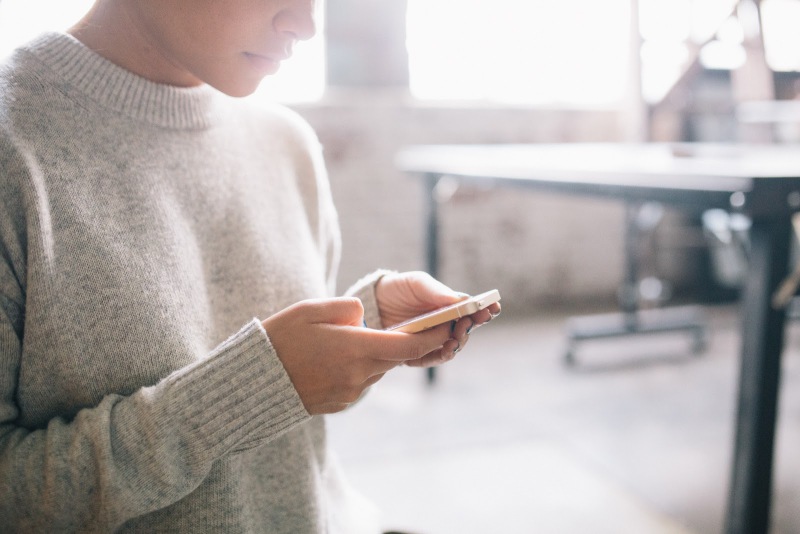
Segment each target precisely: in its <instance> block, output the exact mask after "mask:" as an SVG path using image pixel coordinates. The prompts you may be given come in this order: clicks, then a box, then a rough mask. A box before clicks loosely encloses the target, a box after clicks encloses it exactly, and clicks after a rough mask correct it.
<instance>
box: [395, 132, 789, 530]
mask: <svg viewBox="0 0 800 534" xmlns="http://www.w3.org/2000/svg"><path fill="white" fill-rule="evenodd" d="M560 146H561V145H553V146H552V147H551V148H554V149H555V150H560V148H559V147H560ZM587 146H589V145H587ZM616 146H617V145H609V147H610V149H612V150H613V149H614V147H616ZM630 147H631V148H632V150H637V147H636V146H633V145H630ZM698 147H700V148H702V145H698V144H694V145H672V146H670V147H667V148H668V150H671V151H672V152H673V155H675V156H679V155H680V154H681V153H682V151H684V150H687V151H694V150H696V149H697V148H698ZM590 148H591V150H594V149H596V148H597V147H596V145H593V146H590ZM736 148H738V147H734V149H736ZM745 148H746V151H750V150H751V149H752V150H754V151H755V152H754V156H755V155H757V156H758V157H763V156H764V154H762V152H763V151H766V152H769V151H771V150H781V149H780V148H778V149H775V148H773V147H770V148H762V147H755V148H753V147H745ZM570 149H571V148H568V149H567V150H570ZM575 149H576V150H580V145H576V146H575ZM712 149H713V150H716V149H714V148H713V147H712ZM494 150H500V151H502V149H495V148H494V147H489V148H487V147H481V146H463V145H462V146H449V147H448V146H438V147H437V146H421V147H410V148H408V149H406V150H404V151H403V152H401V153H400V154H399V155H398V159H397V163H398V166H399V167H400V168H401V169H402V170H404V171H406V172H408V173H413V174H417V175H421V176H423V178H424V184H425V192H426V194H425V199H426V201H425V202H426V214H425V217H426V223H425V233H426V245H425V256H426V268H427V270H428V272H430V273H432V274H434V275H438V273H439V251H438V243H439V238H440V235H439V234H440V229H439V211H438V210H439V206H438V204H439V202H438V200H437V198H436V186H437V184H438V183H439V181H440V180H441V179H442V178H443V177H445V176H447V177H452V178H454V179H456V180H458V181H459V182H460V183H472V184H480V185H482V186H484V187H485V186H487V185H491V186H505V187H509V186H510V187H524V188H529V189H534V190H542V191H550V192H560V193H565V194H570V195H583V196H587V195H588V196H593V197H605V198H611V199H618V200H622V201H634V202H641V201H656V202H664V203H666V204H669V205H672V206H674V207H678V208H680V209H684V210H687V211H693V212H698V211H700V210H704V209H712V208H723V209H727V210H729V211H740V212H743V213H745V214H747V215H748V216H749V217H750V218H751V221H752V226H751V229H750V242H751V250H750V264H749V267H748V274H747V276H746V280H745V282H744V288H743V292H742V314H741V364H740V371H739V383H738V405H737V414H736V419H735V438H734V447H733V449H734V450H733V465H732V466H731V479H730V485H729V495H728V501H727V506H726V511H725V523H724V525H725V526H724V528H725V532H726V533H727V534H759V533H763V534H766V533H767V532H768V529H769V518H770V505H771V492H772V465H773V454H774V437H775V425H776V419H777V409H778V394H779V385H780V366H781V352H782V350H783V343H784V329H785V321H786V311H785V309H783V308H777V309H776V308H774V307H773V306H772V303H771V299H772V295H773V294H774V292H775V291H776V290H777V288H778V286H779V285H780V283H781V282H782V281H783V280H784V278H785V277H786V276H787V274H788V272H789V255H790V254H789V252H790V246H791V242H792V239H793V233H792V232H793V229H792V217H793V215H794V213H795V212H797V211H798V210H799V209H800V193H799V192H798V191H800V157H799V158H798V159H797V161H796V162H792V161H789V162H788V163H787V164H786V165H785V168H783V167H780V166H779V168H772V167H771V166H769V165H765V167H770V168H769V169H765V171H764V175H763V176H762V175H760V174H757V173H756V172H755V171H750V170H748V169H747V168H746V167H747V165H742V166H741V167H739V165H738V164H740V163H741V162H742V161H743V160H739V161H733V162H732V164H731V165H727V166H726V165H725V163H724V162H723V163H722V165H714V164H713V163H714V162H713V161H711V163H712V164H711V165H710V167H707V166H704V165H702V163H704V161H705V160H704V157H703V155H702V154H700V156H699V157H698V156H696V155H693V156H692V157H698V159H696V160H695V161H696V162H697V165H694V162H691V163H689V164H688V165H684V164H683V163H682V162H679V165H677V167H675V168H673V167H672V166H671V165H670V164H667V165H666V167H663V166H658V168H657V169H656V170H655V171H654V170H653V169H648V168H639V169H635V168H625V169H623V170H622V171H619V172H618V173H615V172H614V170H613V169H610V170H609V169H605V168H602V169H601V170H599V171H592V172H594V175H593V176H592V178H591V179H585V178H583V177H582V176H583V175H585V174H587V172H588V171H586V170H585V169H577V170H576V169H573V168H572V167H571V166H570V164H569V163H567V164H566V165H563V166H562V165H560V164H555V165H553V166H552V167H551V168H548V167H547V165H545V164H543V165H540V166H539V167H538V168H537V164H536V163H534V164H533V165H532V166H531V167H530V168H525V165H522V166H520V165H516V166H513V165H512V166H509V165H508V162H504V161H502V158H500V157H498V156H502V152H501V153H500V154H497V153H494ZM512 150H513V148H512ZM519 150H539V151H546V150H548V147H547V146H543V145H536V146H535V147H534V148H530V147H528V148H526V147H525V146H521V147H520V148H519ZM600 150H601V151H602V150H603V148H602V147H601V148H600ZM644 150H649V146H648V147H647V148H645V149H644ZM659 150H663V147H661V148H660V149H659ZM723 150H727V149H726V148H724V147H723ZM484 152H485V153H484ZM482 153H484V155H483V156H482ZM542 153H544V152H542ZM460 156H461V157H460ZM769 156H770V154H769V153H768V154H767V158H769ZM482 157H485V158H486V161H484V160H482V159H481V158H482ZM470 158H471V159H470ZM492 158H495V160H493V161H488V160H490V159H492ZM720 158H721V159H723V160H724V159H725V157H724V155H722V156H721V155H719V154H716V155H713V154H712V156H711V159H712V160H713V159H720ZM756 159H757V158H756ZM748 161H749V160H748ZM765 161H770V160H769V159H767V160H765ZM718 163H719V162H718ZM504 165H505V167H504ZM578 166H580V165H578ZM637 173H638V174H639V175H640V176H641V175H646V176H647V177H648V178H649V180H637V179H635V175H636V174H637ZM748 173H751V174H756V175H755V176H751V175H750V174H748ZM687 177H690V178H697V180H696V181H695V180H689V181H687V180H686V178H687ZM653 178H654V180H653ZM674 182H680V185H675V183H674ZM429 372H430V374H429V378H432V377H433V371H429Z"/></svg>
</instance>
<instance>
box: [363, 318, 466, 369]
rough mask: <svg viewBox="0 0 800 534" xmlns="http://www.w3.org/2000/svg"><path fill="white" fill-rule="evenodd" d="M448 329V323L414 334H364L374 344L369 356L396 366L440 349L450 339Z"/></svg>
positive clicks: (380, 331) (389, 332)
mask: <svg viewBox="0 0 800 534" xmlns="http://www.w3.org/2000/svg"><path fill="white" fill-rule="evenodd" d="M450 329H451V326H450V323H445V324H441V325H439V326H436V327H434V328H430V329H428V330H424V331H422V332H417V333H415V334H406V333H404V332H392V331H385V330H371V331H368V332H365V334H366V336H367V337H368V338H369V339H370V340H371V343H373V344H374V345H373V346H372V348H371V350H370V352H371V354H375V355H378V359H381V360H385V361H386V362H388V363H394V364H395V365H396V364H399V363H402V362H405V361H409V360H416V359H418V358H421V357H422V356H424V355H426V354H429V353H431V352H433V351H435V350H437V349H439V348H441V347H442V346H443V345H444V344H445V342H446V341H447V340H449V339H451V337H452V334H451V331H450Z"/></svg>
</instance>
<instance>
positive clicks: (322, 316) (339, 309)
mask: <svg viewBox="0 0 800 534" xmlns="http://www.w3.org/2000/svg"><path fill="white" fill-rule="evenodd" d="M295 306H296V307H301V308H303V312H304V313H305V314H306V315H305V317H307V318H308V320H309V322H311V323H330V324H336V325H352V326H362V325H363V321H364V305H363V304H362V303H361V301H360V300H359V299H357V298H355V297H338V298H331V299H309V300H304V301H301V302H298V303H297V304H295V305H294V306H292V307H295Z"/></svg>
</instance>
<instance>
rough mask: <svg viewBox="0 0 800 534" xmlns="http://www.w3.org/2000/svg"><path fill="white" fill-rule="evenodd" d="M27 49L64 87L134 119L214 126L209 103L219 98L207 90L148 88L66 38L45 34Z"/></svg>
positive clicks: (174, 125) (180, 126)
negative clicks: (75, 90) (59, 78)
mask: <svg viewBox="0 0 800 534" xmlns="http://www.w3.org/2000/svg"><path fill="white" fill-rule="evenodd" d="M27 49H28V51H29V52H31V53H32V54H34V55H35V56H37V57H38V58H39V59H40V60H42V61H43V62H44V63H45V64H47V65H48V66H49V67H50V68H51V69H52V70H53V71H54V72H56V73H57V74H58V75H59V76H60V77H61V79H62V80H63V81H65V82H66V83H67V84H68V85H70V86H72V87H74V88H75V89H77V90H79V91H81V92H82V93H84V94H86V95H88V96H89V97H90V98H92V99H94V100H95V101H97V102H99V103H100V104H102V105H104V106H106V107H108V108H111V109H113V110H114V111H117V112H119V113H122V114H125V115H127V116H129V117H131V118H133V119H136V120H140V121H144V122H148V123H151V124H154V125H157V126H162V127H166V128H178V129H183V128H186V129H195V128H205V127H208V126H211V125H212V124H213V123H214V116H215V113H214V108H215V106H214V102H215V101H217V100H218V97H219V96H221V93H219V92H217V91H216V90H215V89H213V88H211V87H209V86H206V85H202V86H199V87H188V88H184V87H175V86H171V85H164V84H158V83H154V82H151V81H149V80H147V79H145V78H142V77H141V76H138V75H136V74H133V73H132V72H130V71H127V70H125V69H123V68H122V67H119V66H118V65H116V64H114V63H112V62H110V61H109V60H107V59H105V58H104V57H102V56H100V55H99V54H97V53H95V52H94V51H92V50H91V49H89V48H88V47H86V46H85V45H84V44H83V43H81V42H80V41H78V40H77V39H75V38H74V37H73V36H71V35H69V34H66V33H55V32H53V33H46V34H44V35H42V36H40V37H39V38H38V39H36V40H35V41H33V42H31V43H30V45H29V46H28V47H27Z"/></svg>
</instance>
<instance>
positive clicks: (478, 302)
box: [386, 289, 500, 334]
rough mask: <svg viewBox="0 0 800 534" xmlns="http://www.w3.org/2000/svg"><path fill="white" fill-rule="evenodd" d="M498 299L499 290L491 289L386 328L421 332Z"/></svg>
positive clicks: (477, 309)
mask: <svg viewBox="0 0 800 534" xmlns="http://www.w3.org/2000/svg"><path fill="white" fill-rule="evenodd" d="M499 300H500V292H499V291H498V290H496V289H492V290H491V291H487V292H486V293H481V294H480V295H475V296H472V297H469V298H466V299H464V300H461V301H458V302H456V303H455V304H451V305H450V306H445V307H444V308H439V309H438V310H433V311H432V312H428V313H424V314H422V315H418V316H416V317H414V318H413V319H409V320H408V321H403V322H402V323H397V324H396V325H392V326H390V327H388V328H386V330H393V331H396V332H406V333H408V334H413V333H416V332H422V331H423V330H427V329H428V328H433V327H434V326H437V325H440V324H442V323H446V322H448V321H454V320H456V319H459V318H460V317H465V316H467V315H472V314H473V313H475V312H477V311H480V310H482V309H484V308H487V307H489V306H491V305H492V304H494V303H495V302H498V301H499Z"/></svg>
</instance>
